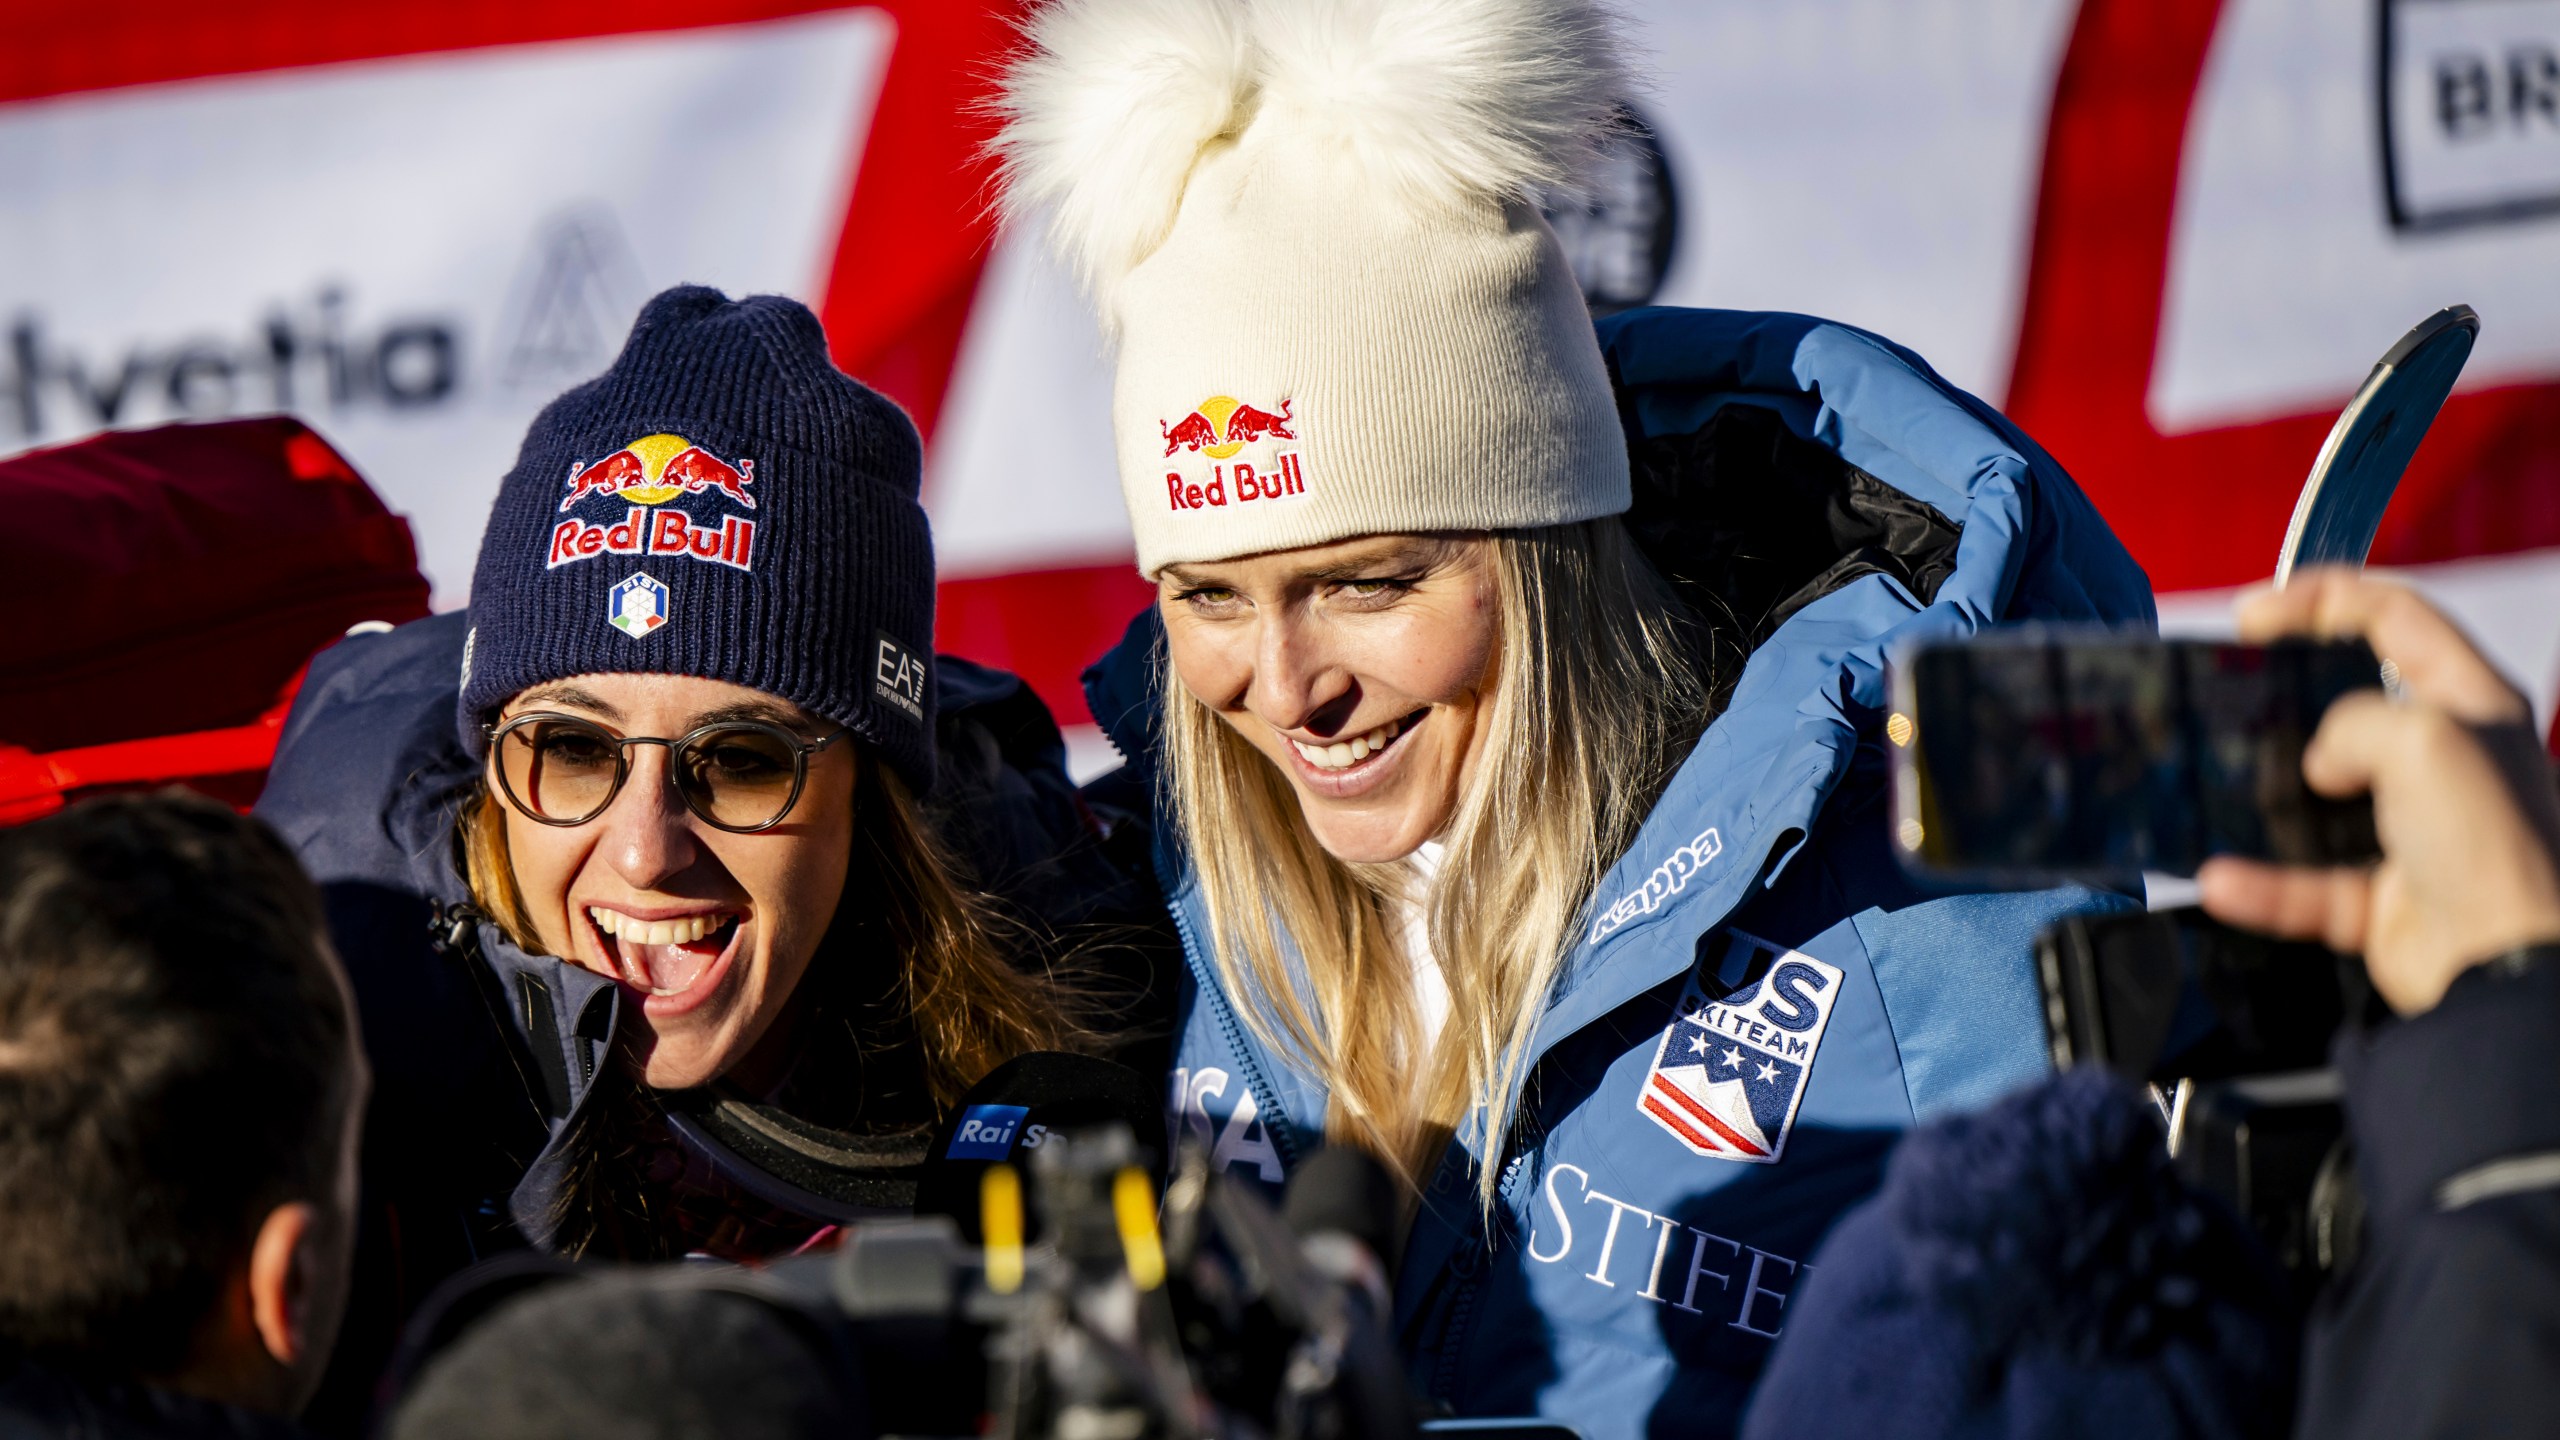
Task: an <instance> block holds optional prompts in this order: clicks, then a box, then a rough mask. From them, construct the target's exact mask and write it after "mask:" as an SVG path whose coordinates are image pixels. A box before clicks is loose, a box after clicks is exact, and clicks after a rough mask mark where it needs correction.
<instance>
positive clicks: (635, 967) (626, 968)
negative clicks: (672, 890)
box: [613, 920, 738, 995]
mask: <svg viewBox="0 0 2560 1440" xmlns="http://www.w3.org/2000/svg"><path fill="white" fill-rule="evenodd" d="M737 928H738V927H737V924H736V922H735V921H733V920H724V921H723V922H722V924H721V925H720V928H718V929H717V930H713V931H711V932H710V933H709V934H707V935H704V936H703V937H702V938H701V939H699V940H683V941H678V942H675V943H673V944H667V945H650V944H645V943H641V942H639V941H635V940H633V939H631V938H630V937H629V936H627V935H625V936H618V937H616V938H615V940H614V942H613V947H614V956H615V959H616V960H617V961H619V962H620V964H621V967H622V978H623V980H624V981H625V982H626V983H628V984H629V985H631V986H632V988H634V989H638V990H646V991H647V992H649V993H650V994H652V995H681V994H683V993H684V992H685V991H687V990H689V989H691V988H693V983H694V982H695V981H696V980H699V979H701V978H702V974H703V972H704V971H706V970H709V969H710V968H711V966H712V964H713V963H714V962H715V961H717V960H718V959H719V958H720V952H722V951H724V950H726V949H728V948H729V939H730V937H731V936H733V935H735V934H736V933H737Z"/></svg>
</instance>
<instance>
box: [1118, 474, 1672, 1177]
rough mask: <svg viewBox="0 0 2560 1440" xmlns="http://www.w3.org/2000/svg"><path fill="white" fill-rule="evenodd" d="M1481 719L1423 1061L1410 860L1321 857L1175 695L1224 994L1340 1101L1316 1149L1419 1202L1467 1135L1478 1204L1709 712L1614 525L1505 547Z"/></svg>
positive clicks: (1193, 847) (1227, 735) (1435, 941)
mask: <svg viewBox="0 0 2560 1440" xmlns="http://www.w3.org/2000/svg"><path fill="white" fill-rule="evenodd" d="M1470 543H1474V544H1479V545H1483V546H1485V547H1487V550H1488V552H1489V559H1490V562H1491V570H1492V572H1493V580H1494V588H1495V591H1496V595H1497V597H1498V605H1499V609H1498V614H1499V616H1500V633H1499V636H1498V637H1497V640H1496V644H1495V650H1494V659H1493V662H1492V668H1493V674H1492V676H1491V677H1489V681H1488V683H1489V685H1490V687H1491V691H1492V703H1491V705H1490V706H1489V707H1488V708H1487V710H1486V712H1485V714H1484V716H1483V718H1482V719H1481V720H1480V721H1479V722H1478V723H1480V724H1481V725H1483V726H1485V727H1486V733H1485V735H1484V736H1483V738H1482V740H1481V741H1480V742H1479V748H1478V751H1477V755H1478V758H1477V761H1476V763H1475V766H1474V770H1473V773H1472V774H1471V775H1470V776H1469V777H1468V778H1467V781H1466V785H1465V788H1464V790H1463V792H1462V793H1461V794H1460V795H1459V797H1458V802H1457V806H1456V809H1455V810H1454V812H1453V813H1452V815H1451V818H1450V820H1449V824H1448V828H1447V829H1446V830H1445V831H1444V832H1443V833H1442V839H1443V840H1444V843H1445V844H1446V847H1447V853H1446V855H1445V856H1444V858H1443V860H1442V862H1441V864H1440V867H1439V869H1438V872H1437V874H1436V876H1435V877H1434V878H1433V879H1432V881H1431V882H1430V887H1429V890H1428V892H1427V894H1425V895H1423V896H1421V897H1420V899H1421V903H1422V906H1423V910H1424V915H1425V917H1426V918H1425V924H1426V933H1427V934H1428V935H1429V937H1430V946H1431V951H1432V954H1433V956H1434V958H1435V959H1436V960H1437V961H1438V963H1439V966H1440V970H1441V973H1442V975H1443V976H1444V978H1445V979H1446V981H1447V983H1448V987H1449V1020H1448V1023H1447V1025H1446V1027H1445V1028H1444V1029H1443V1030H1442V1032H1441V1034H1440V1037H1439V1040H1438V1042H1437V1044H1436V1045H1434V1046H1431V1047H1430V1048H1429V1049H1428V1050H1426V1049H1425V1045H1424V1041H1423V1037H1422V1031H1421V1022H1420V1018H1419V1013H1418V1007H1417V1003H1416V995H1415V991H1414V983H1413V978H1412V971H1411V965H1410V958H1409V957H1407V956H1405V955H1403V954H1402V953H1401V952H1400V947H1399V945H1398V942H1397V939H1396V933H1397V932H1396V928H1395V926H1394V925H1393V924H1392V923H1390V920H1389V907H1390V906H1391V905H1393V904H1395V903H1397V902H1399V901H1406V902H1407V903H1410V896H1409V892H1410V889H1411V886H1412V884H1413V879H1412V871H1411V870H1410V869H1409V868H1408V867H1407V866H1405V865H1403V864H1401V863H1398V864H1388V865H1361V864H1351V863H1347V862H1344V861H1341V860H1337V859H1335V858H1334V857H1333V856H1331V855H1329V854H1327V853H1326V852H1325V850H1324V848H1323V847H1322V846H1321V845H1319V844H1317V843H1316V839H1315V837H1314V835H1313V834H1312V833H1311V832H1310V831H1309V829H1308V828H1307V824H1306V821H1305V817H1304V816H1303V814H1302V813H1301V812H1300V810H1299V808H1298V802H1297V799H1296V795H1295V792H1294V791H1292V790H1291V788H1290V786H1289V783H1288V781H1287V779H1286V778H1285V777H1284V776H1283V775H1282V774H1281V772H1280V771H1279V769H1278V768H1277V767H1276V766H1275V765H1273V764H1272V763H1271V762H1270V761H1269V760H1268V759H1267V758H1266V757H1264V756H1263V755H1262V754H1261V752H1259V751H1257V750H1256V749H1254V748H1253V746H1252V745H1251V743H1250V742H1248V741H1246V740H1245V739H1244V738H1243V737H1242V736H1241V735H1239V734H1238V733H1237V732H1236V731H1235V729H1234V728H1233V727H1232V726H1230V725H1228V724H1227V723H1226V722H1225V721H1223V720H1221V719H1220V718H1219V717H1218V715H1217V713H1216V712H1215V711H1213V710H1212V709H1210V708H1209V706H1207V705H1206V704H1204V703H1202V702H1201V701H1200V700H1199V699H1198V698H1197V697H1195V696H1193V695H1192V694H1191V692H1190V691H1189V690H1187V689H1185V688H1184V687H1183V686H1182V685H1181V684H1179V683H1178V682H1174V681H1171V680H1170V679H1168V682H1167V683H1166V684H1165V686H1164V691H1165V702H1164V703H1165V721H1166V724H1165V737H1166V746H1165V751H1166V760H1167V763H1166V784H1167V786H1168V788H1169V790H1170V792H1171V799H1172V802H1173V808H1174V813H1175V817H1176V821H1177V823H1178V824H1180V826H1181V827H1182V832H1183V835H1184V838H1185V839H1186V841H1187V842H1188V844H1189V847H1190V851H1191V856H1192V859H1193V864H1194V866H1195V868H1196V870H1197V873H1198V876H1199V882H1200V889H1201V895H1202V899H1203V900H1204V902H1205V903H1206V906H1207V909H1208V915H1209V929H1210V937H1211V947H1212V949H1213V951H1214V952H1215V962H1216V965H1217V967H1218V973H1219V976H1220V978H1221V979H1222V980H1223V981H1224V982H1225V984H1226V988H1227V992H1228V994H1230V995H1231V996H1233V997H1235V999H1236V1002H1237V1008H1238V1010H1239V1011H1240V1012H1241V1014H1242V1015H1243V1017H1244V1020H1245V1022H1246V1024H1247V1025H1249V1026H1250V1027H1251V1028H1252V1029H1253V1031H1254V1033H1255V1034H1256V1035H1257V1036H1259V1037H1260V1038H1261V1039H1262V1040H1263V1042H1264V1043H1266V1044H1269V1045H1271V1046H1273V1047H1274V1048H1275V1049H1278V1050H1280V1051H1281V1052H1283V1053H1284V1054H1286V1055H1287V1056H1288V1057H1289V1058H1290V1059H1291V1060H1292V1061H1293V1063H1296V1064H1297V1065H1299V1066H1300V1067H1301V1068H1302V1069H1305V1070H1308V1071H1310V1072H1312V1073H1313V1074H1314V1075H1315V1076H1316V1077H1317V1078H1319V1079H1321V1080H1322V1081H1323V1082H1324V1084H1325V1086H1326V1088H1327V1089H1328V1090H1329V1091H1331V1094H1332V1100H1331V1105H1330V1108H1329V1113H1328V1118H1327V1121H1326V1130H1327V1133H1328V1136H1329V1137H1330V1138H1331V1139H1332V1140H1334V1141H1335V1142H1337V1143H1342V1142H1348V1143H1351V1144H1354V1145H1358V1146H1359V1147H1361V1148H1363V1149H1365V1150H1367V1151H1369V1152H1370V1153H1372V1154H1374V1155H1376V1156H1378V1157H1379V1158H1380V1159H1382V1160H1384V1161H1386V1162H1387V1163H1388V1164H1389V1165H1390V1166H1392V1167H1393V1168H1395V1169H1396V1170H1397V1171H1398V1173H1400V1174H1401V1175H1403V1176H1404V1178H1405V1180H1406V1182H1407V1183H1408V1184H1409V1185H1413V1186H1414V1187H1416V1188H1417V1189H1418V1188H1419V1186H1420V1184H1421V1183H1422V1182H1423V1181H1424V1180H1426V1179H1427V1178H1428V1176H1429V1172H1430V1169H1431V1167H1432V1166H1434V1165H1435V1164H1436V1162H1437V1160H1438V1158H1439V1156H1440V1154H1441V1152H1442V1150H1443V1149H1444V1148H1445V1147H1446V1146H1447V1144H1448V1143H1449V1141H1450V1139H1451V1138H1452V1137H1453V1136H1454V1135H1455V1134H1456V1133H1457V1131H1458V1128H1459V1125H1460V1123H1461V1122H1462V1121H1463V1120H1464V1119H1465V1117H1466V1116H1467V1115H1468V1114H1469V1113H1470V1112H1471V1111H1474V1110H1477V1109H1481V1111H1482V1114H1483V1120H1482V1122H1481V1129H1480V1130H1479V1131H1478V1132H1477V1133H1476V1135H1475V1137H1474V1138H1476V1139H1478V1140H1479V1141H1480V1153H1481V1154H1482V1155H1484V1156H1485V1157H1486V1158H1487V1161H1488V1163H1487V1164H1486V1165H1485V1166H1484V1167H1483V1173H1482V1174H1481V1175H1480V1176H1479V1188H1480V1191H1481V1198H1482V1201H1483V1203H1484V1204H1485V1205H1487V1206H1488V1207H1489V1206H1490V1205H1491V1204H1492V1202H1493V1194H1494V1187H1495V1186H1496V1184H1497V1183H1498V1181H1499V1176H1498V1169H1499V1166H1498V1164H1496V1163H1493V1162H1495V1161H1496V1160H1498V1157H1499V1156H1500V1154H1501V1152H1502V1148H1503V1145H1504V1143H1505V1142H1506V1141H1507V1139H1508V1137H1509V1134H1510V1130H1511V1126H1512V1124H1513V1118H1512V1116H1511V1115H1510V1114H1508V1113H1507V1110H1508V1107H1507V1106H1506V1105H1505V1103H1504V1102H1505V1100H1506V1099H1507V1097H1509V1096H1510V1095H1511V1094H1512V1092H1513V1091H1514V1090H1515V1089H1517V1088H1518V1087H1519V1085H1520V1083H1521V1081H1522V1079H1523V1076H1522V1073H1521V1072H1522V1068H1523V1066H1524V1064H1525V1062H1526V1059H1527V1055H1528V1050H1529V1045H1530V1041H1531V1039H1532V1038H1533V1037H1534V1035H1535V1034H1536V1032H1537V1026H1538V1021H1539V1018H1540V1016H1541V1014H1542V1013H1543V1011H1544V1008H1545V1005H1544V1001H1545V999H1546V996H1547V994H1548V991H1549V990H1550V988H1551V987H1552V986H1553V984H1554V982H1555V979H1556V972H1557V967H1558V966H1559V965H1560V964H1561V963H1562V961H1563V958H1564V955H1565V954H1566V952H1567V951H1568V950H1569V949H1570V948H1571V945H1572V941H1573V938H1574V936H1575V935H1576V934H1577V933H1578V930H1579V924H1580V921H1581V918H1582V913H1583V910H1584V907H1585V905H1586V903H1587V902H1588V901H1589V899H1590V896H1591V892H1592V889H1593V887H1594V886H1595V885H1597V884H1598V882H1599V880H1600V877H1601V876H1602V875H1603V874H1604V873H1605V872H1606V871H1607V869H1608V867H1609V865H1610V864H1611V862H1613V861H1614V860H1615V859H1616V858H1617V856H1618V854H1619V852H1620V851H1622V850H1623V849H1624V848H1625V847H1626V845H1627V844H1628V842H1629V841H1630V840H1632V839H1633V838H1634V835H1635V832H1636V828H1637V826H1638V825H1640V824H1641V823H1642V822H1643V819H1644V816H1645V813H1646V812H1647V811H1648V810H1649V809H1650V808H1651V807H1652V804H1653V800H1654V797H1655V795H1656V794H1657V793H1658V791H1659V790H1660V788H1661V785H1662V783H1663V782H1664V781H1665V780H1667V779H1668V778H1669V776H1670V773H1671V770H1672V768H1673V767H1674V766H1675V765H1676V764H1677V762H1678V760H1679V758H1680V756H1681V755H1682V754H1684V753H1685V751H1686V748H1687V746H1688V744H1689V743H1690V742H1692V741H1694V740H1695V739H1696V736H1697V732H1698V730H1699V729H1700V728H1702V727H1703V724H1704V722H1705V719H1706V715H1707V699H1706V690H1705V687H1704V685H1703V684H1702V682H1701V679H1700V677H1699V676H1698V674H1697V672H1696V670H1695V668H1694V662H1693V661H1692V660H1691V659H1690V658H1689V654H1690V651H1689V643H1690V635H1689V625H1688V622H1687V621H1686V618H1685V615H1684V612H1682V611H1681V609H1680V607H1679V604H1678V602H1677V601H1676V600H1674V599H1673V598H1672V596H1671V594H1670V591H1669V589H1668V587H1667V586H1666V585H1665V584H1664V583H1663V581H1662V580H1661V578H1660V577H1659V576H1658V575H1656V574H1655V572H1654V571H1653V569H1652V567H1651V566H1649V565H1647V564H1646V563H1645V561H1644V559H1643V557H1642V556H1641V555H1639V554H1638V553H1637V552H1636V549H1635V546H1634V543H1633V542H1632V541H1631V540H1630V539H1629V538H1628V535H1627V533H1626V530H1625V528H1624V526H1622V525H1621V524H1620V523H1619V522H1618V521H1617V520H1616V519H1614V518H1610V519H1602V520H1593V521H1585V522H1582V523H1580V524H1574V525H1560V526H1552V527H1546V528H1540V529H1532V530H1516V531H1503V532H1497V533H1495V534H1492V535H1490V536H1484V537H1479V538H1476V539H1474V540H1472V541H1471V542H1470Z"/></svg>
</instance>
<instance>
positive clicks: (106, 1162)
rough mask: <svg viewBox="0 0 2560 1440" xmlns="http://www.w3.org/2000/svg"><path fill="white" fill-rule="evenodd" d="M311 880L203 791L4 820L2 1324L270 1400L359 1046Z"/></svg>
mask: <svg viewBox="0 0 2560 1440" xmlns="http://www.w3.org/2000/svg"><path fill="white" fill-rule="evenodd" d="M324 934H325V932H324V930H323V926H322V918H321V911H320V898H319V894H318V892H317V891H316V890H315V889H314V888H313V887H312V884H311V882H310V880H309V879H308V878H306V877H305V876H304V875H303V873H302V870H301V868H300V867H299V866H297V865H296V864H295V863H294V860H293V857H292V855H291V854H290V852H288V851H287V850H286V849H285V847H284V845H283V843H282V842H281V841H279V840H278V839H277V838H276V836H275V834H274V833H273V832H272V831H270V830H268V829H267V828H266V827H265V826H264V825H261V824H259V823H258V822H256V821H254V820H250V819H247V818H244V817H242V816H240V815H237V814H234V813H233V812H232V811H230V810H229V809H228V808H226V807H224V806H221V805H218V804H216V803H214V802H212V801H209V800H204V799H200V798H196V797H192V796H184V795H180V794H177V793H175V792H172V793H170V794H166V795H154V796H120V797H115V798H112V799H105V800H96V801H92V802H90V803H87V804H84V805H80V806H77V807H75V808H73V809H71V810H69V811H66V812H64V813H63V814H60V815H56V816H53V817H50V818H48V819H45V820H42V821H39V822H37V823H36V824H33V825H29V826H26V827H25V828H23V829H19V830H14V831H8V832H5V833H0V1345H5V1346H6V1347H8V1348H10V1349H13V1350H15V1351H16V1352H17V1353H19V1354H20V1355H23V1356H24V1357H25V1358H27V1359H28V1360H31V1361H34V1362H35V1363H36V1364H38V1365H40V1366H42V1367H44V1368H46V1369H49V1370H54V1371H58V1372H62V1373H65V1374H68V1375H74V1376H81V1377H89V1378H94V1379H97V1380H102V1381H141V1382H148V1383H150V1384H153V1385H158V1386H164V1387H166V1388H168V1389H171V1390H176V1391H181V1392H186V1393H189V1394H193V1395H196V1396H200V1397H203V1398H205V1399H209V1400H214V1401H219V1402H223V1403H227V1404H231V1405H237V1406H241V1407H244V1408H247V1409H252V1410H260V1411H267V1412H274V1413H282V1414H290V1413H293V1412H295V1411H298V1410H299V1409H300V1408H301V1407H302V1405H303V1404H304V1403H305V1402H306V1401H307V1400H308V1399H309V1398H310V1395H311V1391H312V1388H313V1386H314V1384H315V1383H316V1382H317V1380H318V1378H319V1374H320V1371H321V1368H322V1366H323V1365H324V1364H325V1363H326V1362H327V1359H328V1354H329V1348H330V1344H331V1342H332V1341H333V1340H334V1338H335V1336H336V1333H337V1328H338V1319H339V1314H340V1311H341V1309H342V1307H343V1304H344V1301H345V1298H346V1280H347V1272H348V1263H349V1254H350V1251H351V1248H352V1245H353V1241H354V1231H355V1224H354V1216H355V1193H356V1170H355V1149H356V1141H355V1135H356V1131H355V1126H356V1124H357V1123H358V1117H359V1116H360V1115H361V1113H362V1111H363V1108H364V1107H363V1097H364V1092H365V1086H366V1083H367V1082H366V1075H365V1067H364V1059H363V1055H362V1052H361V1049H360V1046H359V1042H358V1038H357V1034H356V1030H355V1026H354V1024H353V1021H352V1014H353V1011H352V1006H351V1001H350V998H349V996H348V993H347V989H346V982H345V979H344V977H343V976H342V974H341V972H340V970H339V968H338V963H337V960H336V958H335V957H334V955H333V954H332V953H331V952H330V950H329V948H328V942H327V940H326V939H325V938H324Z"/></svg>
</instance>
